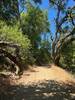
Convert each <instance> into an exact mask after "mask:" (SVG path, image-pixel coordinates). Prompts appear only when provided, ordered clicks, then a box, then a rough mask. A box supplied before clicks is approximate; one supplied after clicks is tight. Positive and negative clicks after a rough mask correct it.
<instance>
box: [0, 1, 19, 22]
mask: <svg viewBox="0 0 75 100" xmlns="http://www.w3.org/2000/svg"><path fill="white" fill-rule="evenodd" d="M19 15H20V13H19V2H18V0H0V19H3V20H5V21H7V22H11V21H13V20H16V19H19V17H20V16H19Z"/></svg>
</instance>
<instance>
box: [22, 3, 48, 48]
mask: <svg viewBox="0 0 75 100" xmlns="http://www.w3.org/2000/svg"><path fill="white" fill-rule="evenodd" d="M26 8H27V12H23V13H21V28H22V32H23V34H27V35H28V37H29V39H30V40H31V43H32V46H33V47H34V48H38V46H39V43H40V41H41V34H43V33H46V32H48V31H49V22H48V18H47V12H46V11H42V10H41V9H40V8H39V7H35V6H33V5H32V4H31V3H30V2H28V3H27V4H26Z"/></svg>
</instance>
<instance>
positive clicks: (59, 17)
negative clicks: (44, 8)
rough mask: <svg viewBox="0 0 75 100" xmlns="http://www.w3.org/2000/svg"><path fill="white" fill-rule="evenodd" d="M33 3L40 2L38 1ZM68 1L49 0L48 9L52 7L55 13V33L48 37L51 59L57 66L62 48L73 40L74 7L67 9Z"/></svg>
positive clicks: (74, 26) (74, 24)
mask: <svg viewBox="0 0 75 100" xmlns="http://www.w3.org/2000/svg"><path fill="white" fill-rule="evenodd" d="M34 1H35V2H40V0H34ZM41 1H42V0H41ZM68 1H69V0H63V1H62V0H49V4H50V7H53V8H54V9H55V13H56V16H55V17H54V24H55V28H56V30H55V33H52V32H50V35H51V41H52V48H51V49H52V50H51V57H52V60H53V62H54V63H55V64H57V65H59V60H60V55H61V50H62V47H63V46H64V45H65V44H68V43H70V41H73V40H75V6H72V7H68V6H67V4H68ZM52 34H54V36H53V35H52Z"/></svg>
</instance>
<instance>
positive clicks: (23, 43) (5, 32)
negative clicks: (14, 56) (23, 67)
mask: <svg viewBox="0 0 75 100" xmlns="http://www.w3.org/2000/svg"><path fill="white" fill-rule="evenodd" d="M0 40H1V41H6V42H10V43H13V44H18V45H19V46H20V56H21V59H22V60H23V61H27V59H28V53H29V49H30V47H31V45H30V40H29V39H28V37H27V36H26V35H23V34H22V32H21V30H19V25H18V24H16V25H14V26H8V25H7V24H6V23H5V22H3V21H0ZM6 49H7V50H9V52H11V53H13V51H14V50H12V49H13V48H6Z"/></svg>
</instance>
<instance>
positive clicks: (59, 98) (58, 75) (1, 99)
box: [0, 65, 75, 100]
mask: <svg viewBox="0 0 75 100" xmlns="http://www.w3.org/2000/svg"><path fill="white" fill-rule="evenodd" d="M13 81H15V83H14V82H12V83H14V84H12V85H8V86H6V88H4V89H2V91H0V100H75V79H74V78H73V76H72V75H71V74H69V73H68V72H66V71H65V70H63V69H62V68H59V67H57V66H54V65H52V66H42V67H41V66H34V67H33V69H32V68H31V70H27V71H24V73H23V75H22V76H21V78H20V79H14V80H13ZM5 83H6V82H5ZM3 90H4V91H3Z"/></svg>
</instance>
